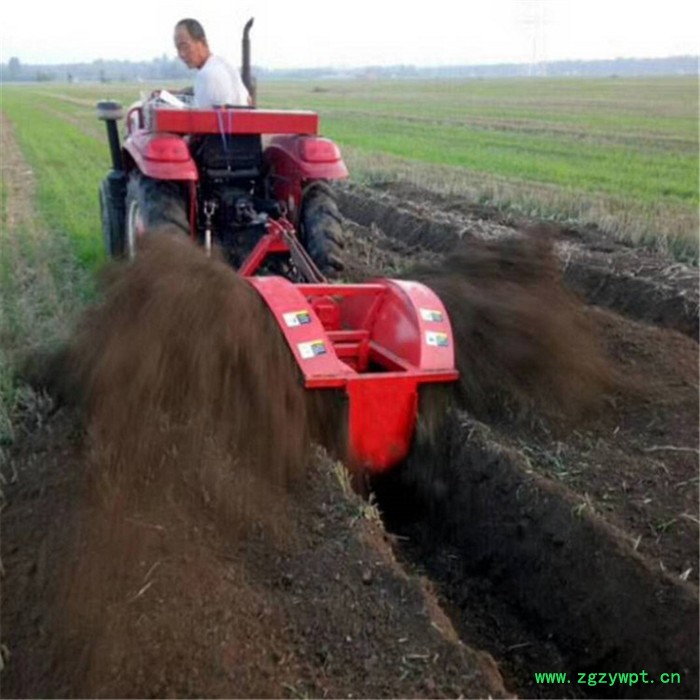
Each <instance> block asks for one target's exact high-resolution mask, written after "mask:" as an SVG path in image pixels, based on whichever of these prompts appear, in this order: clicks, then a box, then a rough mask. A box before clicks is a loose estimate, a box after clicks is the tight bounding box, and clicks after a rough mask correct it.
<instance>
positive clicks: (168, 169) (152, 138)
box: [124, 131, 199, 180]
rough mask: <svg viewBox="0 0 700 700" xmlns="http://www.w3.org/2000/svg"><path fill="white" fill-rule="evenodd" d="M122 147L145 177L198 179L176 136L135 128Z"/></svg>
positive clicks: (183, 145) (179, 139) (185, 149)
mask: <svg viewBox="0 0 700 700" xmlns="http://www.w3.org/2000/svg"><path fill="white" fill-rule="evenodd" d="M183 149H184V150H183ZM124 150H125V151H126V152H127V153H128V154H129V155H130V156H131V158H132V159H133V160H134V162H135V163H136V166H137V167H138V169H139V170H140V171H141V172H142V173H143V174H144V175H147V176H148V177H152V178H155V179H158V180H197V179H198V178H199V175H198V172H197V166H196V165H195V162H194V161H193V160H192V158H191V156H190V155H189V150H188V149H187V145H186V144H185V143H184V141H183V140H182V139H181V138H180V137H179V136H174V135H172V134H151V133H149V132H146V131H137V132H135V133H134V134H132V135H131V136H130V137H129V138H128V139H127V140H126V141H125V142H124Z"/></svg>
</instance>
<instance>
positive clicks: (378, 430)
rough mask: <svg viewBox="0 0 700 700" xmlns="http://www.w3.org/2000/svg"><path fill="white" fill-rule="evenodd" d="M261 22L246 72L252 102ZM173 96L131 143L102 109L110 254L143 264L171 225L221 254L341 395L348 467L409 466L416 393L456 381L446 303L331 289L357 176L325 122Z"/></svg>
mask: <svg viewBox="0 0 700 700" xmlns="http://www.w3.org/2000/svg"><path fill="white" fill-rule="evenodd" d="M251 24H252V20H251V21H250V22H249V23H248V24H247V25H246V29H245V32H244V40H243V46H244V51H243V56H244V59H243V69H242V75H243V79H244V82H245V83H246V86H247V87H248V89H249V91H250V92H251V94H252V95H254V86H253V81H252V80H251V77H250V58H249V57H250V52H249V48H248V47H249V44H248V32H249V30H250V27H251ZM162 97H163V95H162V94H160V95H159V93H154V95H153V96H152V98H151V99H150V100H148V101H147V102H146V103H145V104H139V105H137V106H135V107H132V108H131V109H130V110H129V112H128V113H127V119H126V123H127V129H126V131H127V133H126V139H125V141H124V143H123V145H120V143H119V136H118V133H117V127H116V122H117V119H119V118H120V117H121V116H122V110H121V107H120V106H119V105H118V104H116V103H113V102H100V103H99V104H98V116H99V118H100V119H103V120H105V121H106V123H107V132H108V136H109V143H110V149H111V154H112V166H113V167H112V170H111V172H110V173H109V174H108V176H107V177H106V178H105V180H104V181H103V182H102V185H101V188H100V202H101V209H102V224H103V232H104V237H105V243H106V247H107V252H108V254H109V255H110V256H113V257H126V258H130V257H133V255H134V253H135V251H136V244H137V240H138V237H139V236H140V235H142V234H144V233H145V232H146V231H148V230H149V229H151V228H152V227H154V226H157V225H160V224H172V225H174V226H175V227H179V228H180V229H182V231H183V233H184V234H187V235H189V236H190V237H191V238H192V240H194V241H196V242H198V243H199V244H201V245H202V246H204V247H206V248H207V249H209V248H210V247H211V246H212V245H214V244H216V245H218V246H220V247H221V249H222V250H223V251H224V254H225V255H226V257H227V258H228V260H229V262H230V263H231V264H232V265H233V267H234V268H235V269H236V270H237V271H238V272H239V273H240V274H241V275H243V276H245V277H246V278H247V279H248V281H249V282H250V284H251V285H252V286H253V287H254V288H255V289H256V290H257V291H258V293H259V294H260V295H261V296H262V297H263V299H264V300H265V303H266V304H267V307H268V308H269V309H270V311H271V312H272V313H273V315H274V317H275V319H276V321H277V323H278V324H279V326H280V329H281V331H282V333H283V335H284V337H285V339H286V341H287V344H288V346H289V349H290V351H291V352H292V354H293V355H294V357H295V359H296V361H297V364H298V366H299V369H300V373H301V376H302V378H303V381H304V385H305V387H307V388H308V389H335V390H340V391H344V393H345V395H346V398H347V411H348V453H349V458H350V460H351V461H352V462H353V463H354V464H355V465H356V466H358V467H359V468H361V469H368V470H375V471H376V470H382V469H386V468H388V467H391V466H393V465H394V464H396V463H398V462H399V461H401V460H402V459H403V458H404V457H405V456H406V455H407V453H408V451H409V449H410V445H411V441H412V438H413V434H414V429H415V423H416V417H417V414H418V402H419V392H418V388H419V386H421V385H424V384H434V383H445V382H453V381H455V380H456V378H457V372H456V370H455V366H454V348H453V341H452V332H451V328H450V322H449V319H448V317H447V313H446V312H445V309H444V307H443V305H442V303H441V302H440V300H439V299H438V298H437V296H436V295H435V294H434V293H433V292H432V291H431V290H430V289H428V288H427V287H425V286H424V285H422V284H419V283H416V282H406V281H399V280H378V281H376V282H374V283H372V284H352V285H350V284H331V283H329V282H328V280H327V278H326V275H329V276H332V275H333V274H335V273H337V272H338V271H339V270H341V269H342V267H343V262H342V252H343V251H342V248H343V239H342V231H341V217H340V214H339V211H338V207H337V204H336V202H335V200H334V197H333V193H332V190H331V188H330V186H329V183H330V182H332V181H333V180H340V179H343V178H346V177H347V176H348V171H347V169H346V167H345V164H344V163H343V160H342V158H341V154H340V150H339V149H338V147H337V146H336V145H335V144H334V143H333V142H332V141H330V140H328V139H326V138H323V137H322V136H320V135H319V133H318V130H319V119H318V115H317V114H315V113H313V112H307V111H270V110H263V109H256V108H255V107H248V108H233V107H228V106H222V107H216V108H213V109H191V108H187V107H185V108H181V107H173V106H171V105H169V104H167V103H166V102H165V101H163V99H162ZM165 97H167V95H165Z"/></svg>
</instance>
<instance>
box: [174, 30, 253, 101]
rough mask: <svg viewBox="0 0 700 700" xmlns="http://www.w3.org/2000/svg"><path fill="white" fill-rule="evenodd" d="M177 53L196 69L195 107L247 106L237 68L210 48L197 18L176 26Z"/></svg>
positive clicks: (187, 64)
mask: <svg viewBox="0 0 700 700" xmlns="http://www.w3.org/2000/svg"><path fill="white" fill-rule="evenodd" d="M175 48H176V49H177V55H178V56H179V57H180V59H181V60H182V61H183V63H184V64H185V65H186V66H187V67H188V68H196V69H197V71H198V72H197V77H196V79H195V82H194V102H193V106H194V107H199V108H200V109H209V108H211V107H213V106H214V105H233V106H244V107H245V106H247V105H249V104H250V96H249V95H248V90H247V89H246V87H245V85H244V84H243V80H242V79H241V74H240V73H239V71H238V70H237V69H236V68H234V67H233V66H231V64H230V63H228V61H226V60H225V59H223V58H221V56H215V55H214V54H213V53H212V52H211V51H210V49H209V44H208V43H207V37H206V35H205V34H204V29H203V27H202V25H201V24H200V23H199V22H198V21H197V20H196V19H181V20H180V21H179V22H178V23H177V24H176V25H175Z"/></svg>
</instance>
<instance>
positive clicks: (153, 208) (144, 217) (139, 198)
mask: <svg viewBox="0 0 700 700" xmlns="http://www.w3.org/2000/svg"><path fill="white" fill-rule="evenodd" d="M185 202H186V200H185V197H184V195H183V192H182V187H181V185H179V184H178V183H176V182H171V181H167V180H154V179H153V178H150V177H146V176H145V175H142V174H141V173H134V174H132V175H131V177H130V178H129V184H128V186H127V188H126V224H125V230H126V232H125V241H124V254H125V255H126V256H127V257H128V258H129V259H132V258H133V257H134V256H135V255H136V247H137V240H138V236H139V235H141V234H143V233H145V232H146V231H149V230H151V229H152V228H155V227H156V226H164V225H170V226H174V227H175V228H176V229H179V230H180V231H182V233H183V234H186V235H189V232H190V224H189V220H188V218H187V206H186V203H185Z"/></svg>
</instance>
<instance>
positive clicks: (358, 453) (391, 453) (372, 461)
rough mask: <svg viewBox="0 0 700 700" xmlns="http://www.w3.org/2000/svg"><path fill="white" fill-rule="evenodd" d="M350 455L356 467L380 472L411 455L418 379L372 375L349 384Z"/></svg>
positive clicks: (416, 410)
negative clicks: (409, 452) (409, 453)
mask: <svg viewBox="0 0 700 700" xmlns="http://www.w3.org/2000/svg"><path fill="white" fill-rule="evenodd" d="M347 392H348V395H349V397H350V405H349V409H348V412H349V423H350V424H349V430H348V441H349V454H350V459H351V461H352V463H353V465H354V466H356V467H359V468H361V469H369V470H370V471H373V472H380V471H384V470H385V469H388V468H389V467H392V466H394V465H396V464H398V463H399V462H400V461H401V460H402V459H404V458H405V457H406V455H408V450H409V448H410V445H411V440H412V439H413V431H414V429H415V424H416V416H417V412H418V391H417V388H416V378H415V377H412V376H401V377H397V376H396V375H390V376H386V375H381V374H379V375H371V377H367V378H366V377H362V378H359V377H358V378H357V379H356V380H352V381H350V382H348V385H347Z"/></svg>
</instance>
